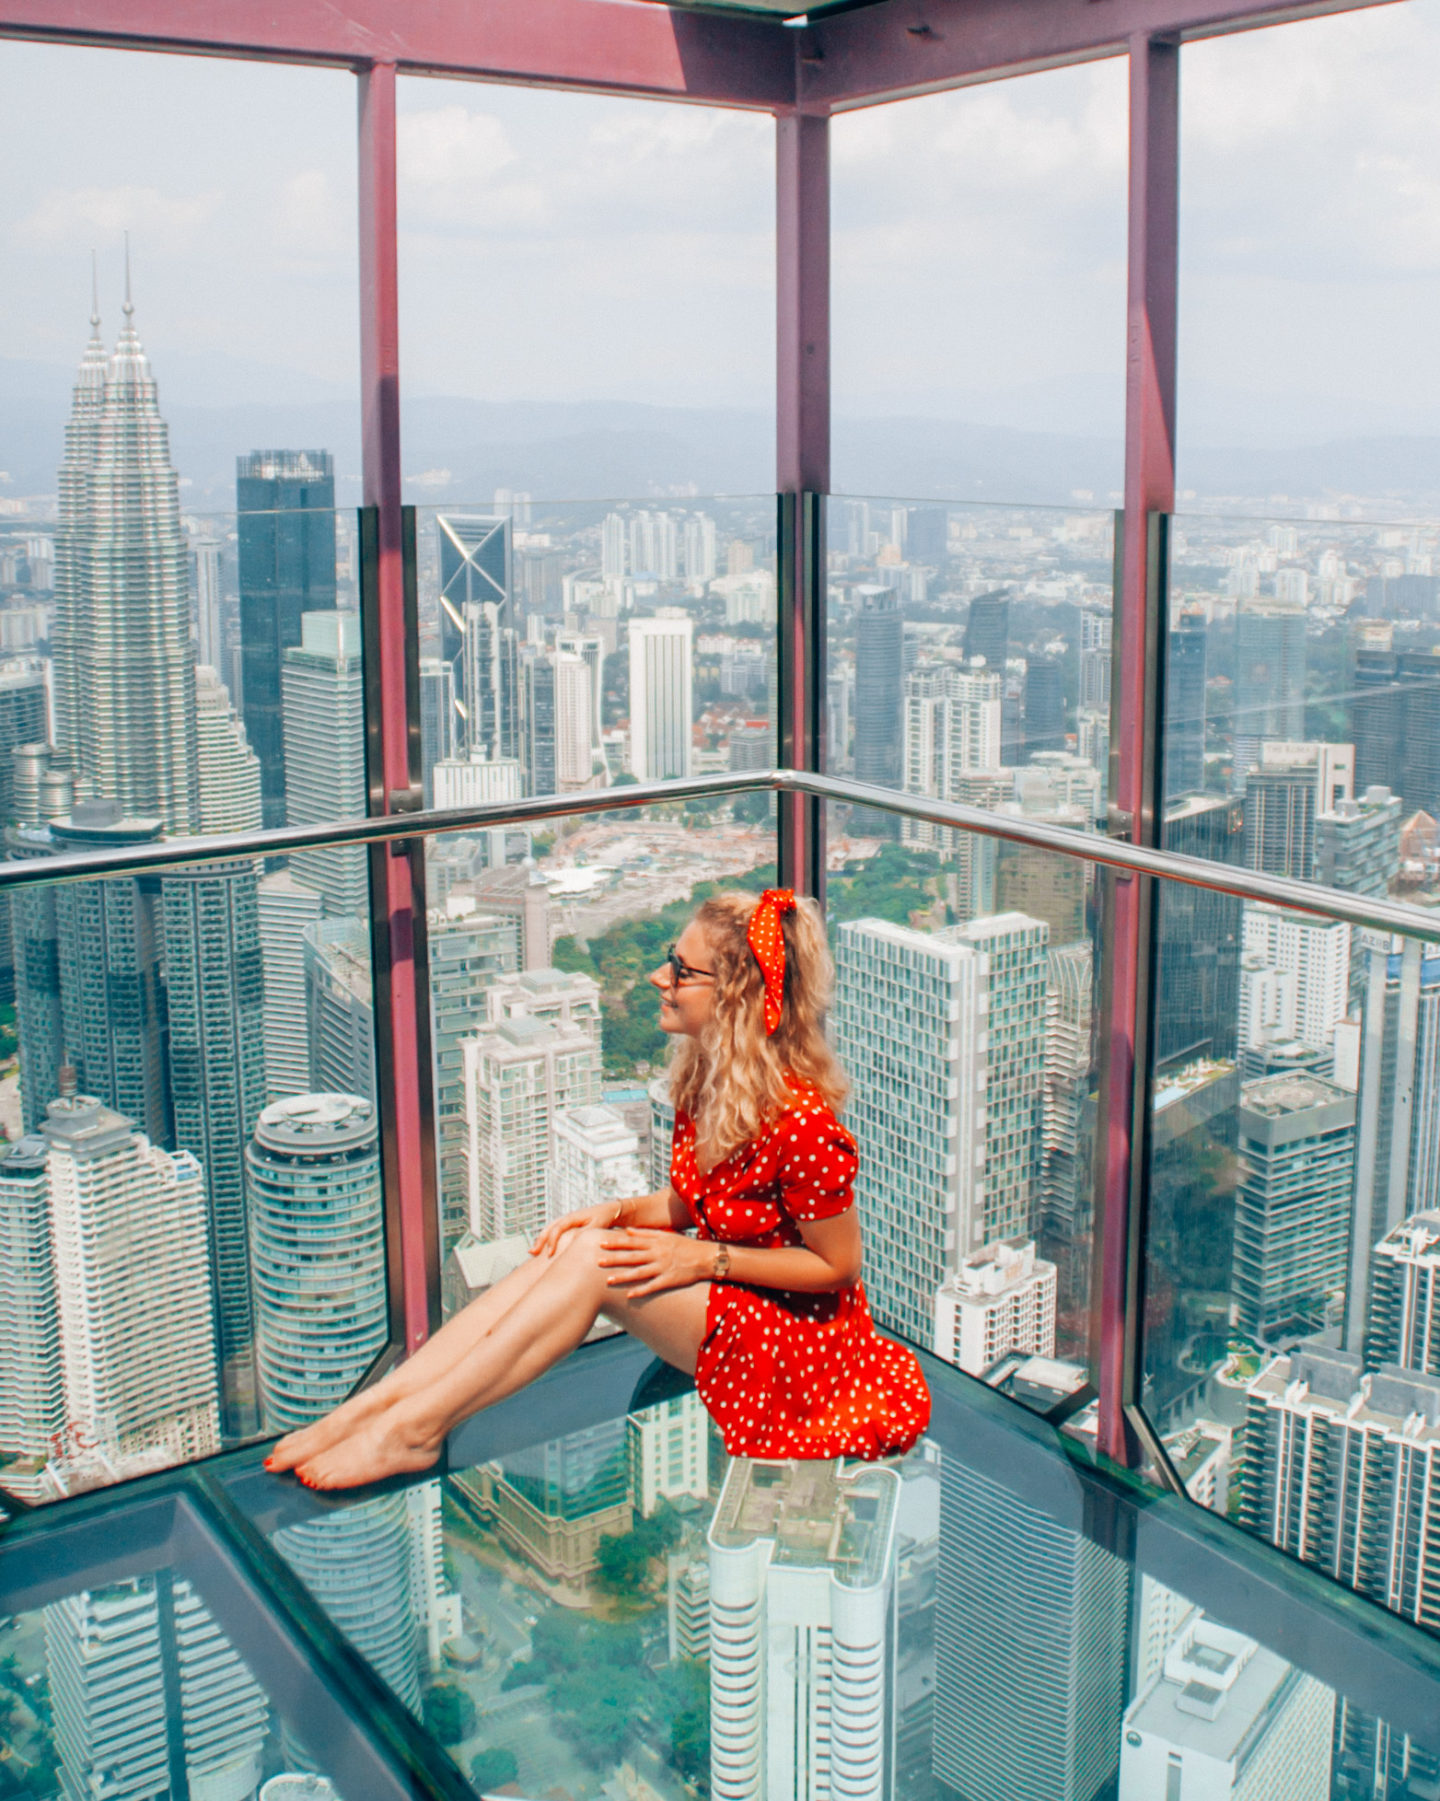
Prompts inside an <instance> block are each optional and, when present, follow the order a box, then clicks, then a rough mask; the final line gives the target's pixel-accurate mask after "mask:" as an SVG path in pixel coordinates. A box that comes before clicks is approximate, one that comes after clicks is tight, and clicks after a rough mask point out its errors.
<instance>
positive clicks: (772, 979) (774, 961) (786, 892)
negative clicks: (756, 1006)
mask: <svg viewBox="0 0 1440 1801" xmlns="http://www.w3.org/2000/svg"><path fill="white" fill-rule="evenodd" d="M794 911H795V892H794V890H793V889H791V888H767V889H766V890H765V892H764V893H763V894H762V895H761V896H760V899H759V900H758V901H757V902H756V903H755V911H754V912H753V913H752V914H751V915H750V924H749V926H748V928H747V929H746V932H745V942H746V943H747V944H748V945H749V946H750V949H751V951H752V952H753V953H754V956H755V961H756V962H757V963H758V964H759V965H760V973H761V974H762V975H763V976H764V977H765V1035H766V1037H767V1038H768V1037H769V1036H770V1035H771V1034H772V1033H773V1032H774V1031H775V1029H776V1027H777V1026H778V1025H779V1024H780V1006H781V1002H782V1001H783V999H784V996H785V933H784V930H783V929H782V927H781V924H780V916H781V914H782V913H793V912H794Z"/></svg>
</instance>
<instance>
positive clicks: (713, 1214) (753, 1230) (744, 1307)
mask: <svg viewBox="0 0 1440 1801" xmlns="http://www.w3.org/2000/svg"><path fill="white" fill-rule="evenodd" d="M793 1086H794V1099H793V1103H792V1105H791V1106H790V1107H788V1108H787V1109H786V1110H785V1112H784V1113H782V1114H781V1115H780V1117H779V1118H778V1119H777V1120H775V1122H774V1123H773V1124H772V1125H770V1126H768V1127H767V1128H766V1129H765V1130H764V1131H763V1132H762V1133H761V1134H760V1136H759V1138H758V1139H756V1141H755V1142H754V1143H753V1144H750V1145H746V1146H743V1147H742V1148H741V1149H740V1150H738V1151H735V1152H733V1153H732V1154H731V1155H730V1156H729V1157H727V1158H726V1159H725V1160H724V1162H723V1163H718V1164H716V1165H715V1167H714V1168H713V1169H711V1170H707V1171H706V1173H705V1174H704V1175H701V1173H700V1170H699V1168H698V1166H697V1164H696V1161H695V1122H694V1120H693V1119H691V1118H690V1116H689V1115H688V1114H685V1113H677V1115H676V1117H675V1137H674V1146H673V1150H672V1153H671V1160H670V1183H671V1186H672V1187H673V1188H674V1190H675V1192H676V1193H677V1194H678V1195H679V1196H680V1198H681V1199H682V1200H683V1201H684V1203H685V1205H686V1206H687V1207H688V1208H689V1210H690V1216H691V1218H692V1219H693V1220H694V1222H695V1224H696V1226H697V1227H698V1228H699V1235H700V1237H701V1238H707V1239H719V1240H722V1241H723V1242H724V1243H726V1244H736V1245H747V1246H751V1247H754V1248H758V1249H766V1250H770V1249H776V1248H779V1247H782V1246H789V1245H800V1244H803V1243H804V1240H803V1238H802V1237H801V1235H800V1231H799V1228H798V1226H797V1224H796V1222H797V1221H798V1220H815V1219H831V1218H833V1217H834V1216H835V1215H836V1214H838V1213H843V1212H844V1211H845V1209H846V1208H847V1207H850V1206H852V1205H853V1204H854V1195H853V1193H852V1186H853V1183H854V1180H855V1170H856V1167H857V1163H858V1159H857V1157H856V1154H855V1140H854V1139H853V1138H852V1137H851V1136H850V1134H849V1133H848V1132H847V1131H846V1130H845V1128H844V1126H842V1125H841V1124H840V1122H839V1120H838V1119H836V1117H835V1115H834V1114H833V1113H832V1112H831V1111H830V1109H829V1107H828V1106H826V1104H825V1102H824V1101H823V1100H822V1099H821V1098H820V1096H819V1095H818V1094H817V1093H815V1092H814V1091H813V1090H811V1089H809V1088H806V1087H803V1086H801V1085H800V1084H798V1083H796V1084H794V1085H793ZM695 1386H696V1388H697V1389H698V1390H699V1393H700V1398H701V1400H702V1401H703V1402H704V1403H705V1406H706V1408H707V1409H708V1410H709V1412H710V1415H711V1417H712V1418H713V1419H714V1420H715V1423H716V1424H717V1425H718V1426H719V1428H720V1431H721V1434H722V1435H723V1437H724V1440H725V1449H726V1450H727V1451H728V1452H729V1453H730V1454H731V1456H733V1457H776V1458H781V1457H815V1458H830V1457H861V1458H872V1459H873V1458H877V1457H889V1456H892V1455H895V1454H898V1453H900V1452H904V1451H908V1450H909V1449H910V1447H911V1446H912V1445H913V1444H914V1443H915V1441H916V1439H917V1438H919V1436H920V1434H921V1433H922V1432H923V1431H924V1430H925V1427H926V1425H927V1424H928V1422H929V1419H930V1394H929V1391H928V1389H927V1388H926V1386H925V1378H924V1376H923V1375H922V1374H921V1373H920V1365H919V1363H918V1362H917V1361H916V1359H915V1358H914V1356H912V1354H911V1353H910V1352H909V1351H907V1350H905V1349H904V1348H903V1347H902V1346H900V1345H898V1344H893V1343H891V1341H890V1340H889V1339H888V1338H882V1337H881V1336H880V1334H879V1333H878V1332H877V1331H876V1330H875V1324H874V1321H873V1320H872V1319H871V1317H870V1306H869V1303H868V1302H867V1301H866V1299H865V1290H864V1287H863V1286H862V1284H861V1283H859V1282H856V1283H854V1284H853V1285H852V1286H851V1287H849V1288H843V1289H841V1290H840V1291H839V1292H838V1293H836V1294H794V1293H791V1292H789V1291H788V1290H783V1289H777V1288H748V1287H744V1286H742V1285H741V1284H740V1283H737V1282H712V1283H711V1284H710V1300H709V1305H708V1307H707V1309H706V1316H705V1341H704V1343H703V1344H702V1345H701V1347H700V1355H699V1359H698V1362H697V1366H696V1370H695Z"/></svg>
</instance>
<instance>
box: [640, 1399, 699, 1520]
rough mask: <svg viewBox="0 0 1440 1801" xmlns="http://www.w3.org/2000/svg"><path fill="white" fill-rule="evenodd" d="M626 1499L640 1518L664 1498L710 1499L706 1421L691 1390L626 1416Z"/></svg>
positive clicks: (665, 1499)
mask: <svg viewBox="0 0 1440 1801" xmlns="http://www.w3.org/2000/svg"><path fill="white" fill-rule="evenodd" d="M626 1444H627V1447H628V1449H629V1454H630V1501H631V1504H632V1506H633V1507H634V1509H635V1511H636V1513H637V1514H639V1516H640V1518H641V1519H643V1520H648V1519H649V1518H650V1516H651V1515H652V1514H653V1513H654V1512H655V1511H656V1509H657V1508H658V1507H659V1506H660V1505H661V1503H662V1502H664V1501H706V1500H708V1499H709V1498H710V1420H709V1415H708V1414H707V1413H706V1412H705V1409H704V1407H703V1405H702V1404H701V1401H700V1397H699V1395H697V1394H695V1393H694V1392H693V1390H692V1391H691V1392H690V1393H688V1394H683V1395H673V1396H672V1397H671V1398H670V1399H669V1400H668V1401H657V1402H656V1403H655V1405H654V1406H653V1407H641V1408H639V1409H637V1410H636V1411H635V1412H633V1413H631V1414H629V1415H628V1416H627V1418H626Z"/></svg>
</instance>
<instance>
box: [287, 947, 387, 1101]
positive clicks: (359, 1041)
mask: <svg viewBox="0 0 1440 1801" xmlns="http://www.w3.org/2000/svg"><path fill="white" fill-rule="evenodd" d="M303 942H304V957H305V1013H306V1028H307V1032H308V1037H309V1046H310V1077H311V1080H312V1082H313V1083H314V1084H315V1088H316V1091H317V1092H319V1093H326V1094H363V1095H368V1096H369V1097H370V1098H371V1099H372V1100H373V1099H374V1098H375V993H374V983H375V977H374V966H373V963H372V961H371V944H370V933H369V930H368V929H367V927H366V924H365V922H364V920H360V919H321V920H317V921H316V922H315V924H314V925H310V926H307V927H306V928H305V934H304V941H303Z"/></svg>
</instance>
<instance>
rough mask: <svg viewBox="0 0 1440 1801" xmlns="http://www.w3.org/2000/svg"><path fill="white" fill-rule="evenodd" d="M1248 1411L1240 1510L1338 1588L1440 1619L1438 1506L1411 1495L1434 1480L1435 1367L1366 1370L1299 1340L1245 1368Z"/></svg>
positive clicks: (1406, 1613)
mask: <svg viewBox="0 0 1440 1801" xmlns="http://www.w3.org/2000/svg"><path fill="white" fill-rule="evenodd" d="M1247 1411H1248V1418H1247V1422H1246V1426H1245V1447H1246V1450H1245V1463H1244V1467H1243V1470H1242V1472H1241V1500H1240V1518H1241V1521H1242V1522H1243V1523H1244V1524H1245V1525H1246V1526H1249V1527H1250V1528H1251V1529H1252V1530H1255V1531H1258V1532H1260V1533H1261V1534H1262V1535H1263V1536H1264V1537H1265V1538H1267V1539H1269V1540H1270V1542H1271V1543H1272V1544H1276V1545H1279V1547H1280V1548H1281V1549H1282V1550H1284V1551H1289V1552H1290V1553H1291V1555H1292V1556H1295V1557H1299V1558H1302V1559H1303V1560H1304V1561H1305V1562H1307V1563H1313V1564H1315V1565H1317V1566H1318V1567H1319V1568H1320V1569H1322V1570H1324V1571H1325V1573H1326V1574H1327V1575H1329V1576H1332V1577H1334V1579H1335V1580H1336V1581H1337V1582H1343V1583H1344V1584H1345V1586H1346V1587H1347V1588H1356V1589H1359V1590H1360V1591H1361V1593H1362V1594H1368V1595H1370V1596H1372V1597H1373V1598H1374V1599H1375V1600H1377V1601H1379V1602H1381V1603H1382V1604H1383V1605H1384V1606H1386V1607H1389V1608H1390V1609H1392V1610H1393V1611H1394V1612H1396V1613H1399V1614H1401V1615H1402V1616H1403V1617H1404V1618H1406V1619H1410V1620H1414V1621H1416V1622H1417V1623H1418V1624H1420V1625H1423V1626H1429V1627H1431V1628H1432V1629H1433V1628H1434V1627H1436V1626H1440V1592H1437V1589H1436V1585H1435V1582H1434V1580H1433V1578H1432V1575H1431V1572H1433V1570H1434V1568H1435V1565H1436V1560H1437V1558H1440V1510H1437V1509H1436V1508H1435V1507H1433V1506H1430V1505H1426V1504H1425V1503H1424V1502H1423V1501H1422V1500H1421V1497H1422V1496H1425V1495H1427V1494H1434V1493H1435V1492H1436V1485H1437V1484H1440V1377H1435V1376H1428V1375H1422V1374H1420V1373H1419V1372H1417V1371H1413V1370H1405V1369H1399V1368H1397V1367H1396V1366H1395V1365H1393V1364H1386V1365H1383V1366H1382V1367H1381V1368H1380V1369H1378V1370H1374V1371H1367V1370H1366V1369H1365V1368H1364V1366H1363V1364H1362V1363H1361V1360H1360V1358H1359V1357H1358V1356H1357V1355H1356V1354H1355V1353H1353V1352H1349V1351H1330V1350H1322V1349H1319V1348H1309V1347H1306V1348H1302V1349H1299V1350H1296V1351H1294V1352H1292V1353H1291V1354H1290V1355H1289V1356H1282V1357H1277V1358H1276V1359H1275V1360H1274V1362H1272V1363H1271V1364H1270V1365H1269V1366H1268V1368H1266V1369H1265V1370H1263V1371H1262V1372H1261V1374H1260V1375H1259V1376H1257V1377H1256V1378H1255V1380H1254V1382H1252V1383H1251V1385H1250V1389H1249V1393H1248V1399H1247ZM1337 1495H1344V1496H1345V1498H1346V1504H1345V1506H1343V1507H1339V1506H1336V1504H1335V1497H1336V1496H1337ZM1399 1518H1404V1519H1405V1521H1406V1530H1404V1531H1396V1529H1395V1522H1396V1520H1397V1519H1399Z"/></svg>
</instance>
